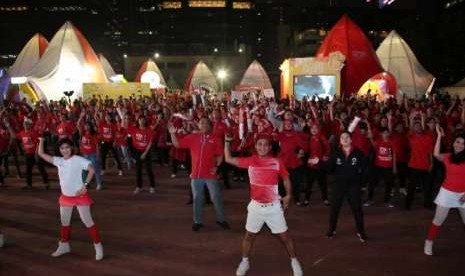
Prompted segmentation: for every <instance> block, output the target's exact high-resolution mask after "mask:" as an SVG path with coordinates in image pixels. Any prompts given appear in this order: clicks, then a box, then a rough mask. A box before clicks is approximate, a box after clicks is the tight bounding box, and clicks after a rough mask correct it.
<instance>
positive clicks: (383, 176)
mask: <svg viewBox="0 0 465 276" xmlns="http://www.w3.org/2000/svg"><path fill="white" fill-rule="evenodd" d="M380 180H383V182H384V186H385V188H384V202H388V201H389V200H391V191H392V186H393V184H394V175H393V173H392V168H382V167H378V166H373V170H372V171H371V181H370V184H369V185H368V200H373V195H374V193H375V188H376V186H378V184H379V181H380Z"/></svg>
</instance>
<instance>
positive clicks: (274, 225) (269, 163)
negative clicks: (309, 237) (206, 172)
mask: <svg viewBox="0 0 465 276" xmlns="http://www.w3.org/2000/svg"><path fill="white" fill-rule="evenodd" d="M231 140H232V138H231V137H229V136H227V137H226V139H225V147H224V157H225V161H226V162H227V163H229V164H231V165H234V166H237V167H240V168H248V171H249V178H250V197H251V201H250V203H249V205H248V207H247V210H248V214H247V223H246V225H245V229H246V232H245V236H244V239H243V240H242V261H241V263H240V264H239V267H238V268H237V271H236V275H237V276H243V275H245V274H246V273H247V271H248V270H249V269H250V263H249V253H250V250H251V249H252V245H253V242H254V240H255V237H256V235H257V234H258V233H259V232H260V230H261V229H262V227H263V225H264V224H266V225H267V226H268V227H269V228H270V230H271V233H273V234H275V235H277V236H278V237H279V239H280V240H281V241H282V243H283V244H284V245H285V247H286V250H287V253H288V254H289V257H290V258H291V267H292V271H293V273H294V276H301V275H303V272H302V267H301V266H300V263H299V261H298V260H297V257H296V253H295V249H294V243H293V242H292V239H291V237H290V236H289V233H288V231H287V229H288V228H287V224H286V219H285V218H284V211H285V210H286V209H287V208H288V206H289V202H290V200H291V194H292V191H291V183H290V181H289V173H288V172H287V170H286V167H285V166H284V165H283V163H282V161H281V160H280V159H279V158H275V157H272V156H270V155H269V154H270V152H271V136H269V135H266V134H259V135H258V136H257V137H256V140H255V149H256V151H257V154H256V155H253V156H251V157H245V158H234V157H231V150H230V142H231ZM278 177H281V178H282V179H283V182H284V187H285V189H286V196H285V197H283V198H282V202H283V203H282V205H281V202H280V196H279V193H278Z"/></svg>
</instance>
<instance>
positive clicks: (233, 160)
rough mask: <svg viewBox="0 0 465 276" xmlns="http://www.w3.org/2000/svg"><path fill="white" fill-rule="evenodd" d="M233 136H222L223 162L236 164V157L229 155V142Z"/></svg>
mask: <svg viewBox="0 0 465 276" xmlns="http://www.w3.org/2000/svg"><path fill="white" fill-rule="evenodd" d="M232 140H233V138H232V137H231V136H230V135H227V136H226V137H225V138H224V162H226V163H228V164H231V165H233V166H237V159H236V158H234V157H232V156H231V142H232Z"/></svg>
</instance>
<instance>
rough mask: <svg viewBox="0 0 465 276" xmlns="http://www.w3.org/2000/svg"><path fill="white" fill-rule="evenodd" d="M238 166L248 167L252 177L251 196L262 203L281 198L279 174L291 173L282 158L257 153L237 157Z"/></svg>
mask: <svg viewBox="0 0 465 276" xmlns="http://www.w3.org/2000/svg"><path fill="white" fill-rule="evenodd" d="M237 166H238V167H240V168H248V171H249V178H250V198H251V199H252V200H255V201H258V202H260V203H271V202H275V201H278V200H279V199H280V196H279V193H278V176H280V177H281V178H288V177H289V173H288V171H287V170H286V166H284V163H283V162H282V161H281V159H280V158H275V157H264V158H261V157H259V156H257V155H253V156H251V157H246V158H237Z"/></svg>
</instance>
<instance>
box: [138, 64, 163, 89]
mask: <svg viewBox="0 0 465 276" xmlns="http://www.w3.org/2000/svg"><path fill="white" fill-rule="evenodd" d="M147 71H152V72H155V73H157V75H158V76H159V77H160V84H161V85H163V86H166V82H165V78H164V77H163V74H162V73H161V71H160V68H158V66H157V64H156V63H155V61H153V59H151V58H149V59H148V60H147V61H146V62H144V63H143V64H142V66H141V67H140V68H139V71H137V75H136V79H135V80H136V82H140V79H141V77H142V75H143V74H144V73H145V72H147Z"/></svg>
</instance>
